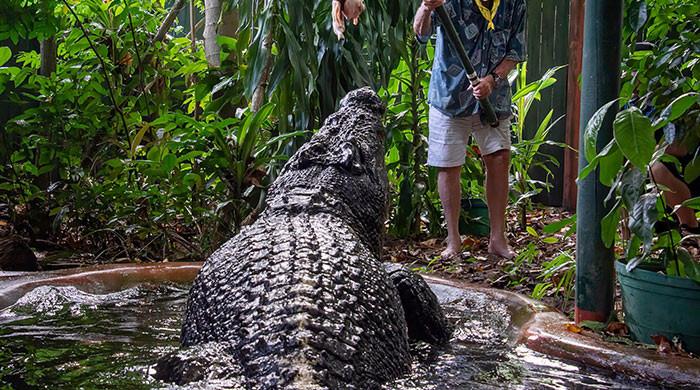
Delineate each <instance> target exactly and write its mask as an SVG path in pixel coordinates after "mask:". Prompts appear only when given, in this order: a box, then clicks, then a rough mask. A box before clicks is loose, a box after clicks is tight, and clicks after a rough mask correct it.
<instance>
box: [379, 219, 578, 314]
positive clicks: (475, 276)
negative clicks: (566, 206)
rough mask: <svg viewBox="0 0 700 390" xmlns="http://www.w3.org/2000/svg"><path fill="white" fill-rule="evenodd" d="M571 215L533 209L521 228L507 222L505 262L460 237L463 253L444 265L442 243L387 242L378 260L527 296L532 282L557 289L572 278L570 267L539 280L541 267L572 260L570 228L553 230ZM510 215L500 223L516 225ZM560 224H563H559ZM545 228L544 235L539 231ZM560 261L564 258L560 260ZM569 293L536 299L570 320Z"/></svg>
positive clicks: (483, 242)
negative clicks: (508, 248)
mask: <svg viewBox="0 0 700 390" xmlns="http://www.w3.org/2000/svg"><path fill="white" fill-rule="evenodd" d="M572 215H573V213H571V212H568V211H564V210H562V209H558V208H538V209H536V210H533V211H531V212H529V213H528V218H527V222H528V224H527V226H528V227H529V228H522V227H521V226H520V225H519V224H518V223H513V222H509V225H508V233H507V234H508V239H509V240H510V243H511V246H512V247H513V250H514V251H515V252H516V253H517V254H518V255H517V256H516V257H515V258H514V259H511V260H506V259H503V258H500V257H497V256H493V255H489V254H488V253H487V246H488V239H487V238H486V237H476V236H463V240H462V243H463V252H462V256H461V257H459V258H453V259H450V260H448V261H445V260H441V259H440V252H441V251H442V250H443V249H444V242H443V239H436V238H432V239H427V240H420V239H418V240H397V239H390V240H388V241H387V242H386V244H385V251H384V255H383V256H384V258H383V260H384V261H390V262H395V263H402V264H406V265H407V266H409V267H410V268H412V269H414V270H417V271H422V272H431V273H435V274H438V275H441V276H445V277H449V278H457V279H461V280H464V281H467V282H469V283H473V284H475V285H479V286H485V287H494V288H501V289H507V290H510V291H515V292H518V293H521V294H524V295H527V296H530V295H532V292H533V290H534V289H535V287H536V286H537V284H538V283H552V284H554V285H557V284H558V283H559V282H560V281H561V280H562V278H564V277H566V276H567V271H569V277H573V276H572V275H573V266H571V265H570V264H571V262H568V264H567V265H564V266H562V267H561V269H559V270H557V271H555V272H553V274H552V275H551V276H549V277H542V276H541V275H542V274H543V272H544V271H545V269H546V268H548V267H546V263H547V262H549V261H551V260H553V259H555V258H557V256H560V255H562V254H563V253H564V254H566V253H568V254H570V255H571V258H570V259H569V260H570V261H573V256H574V255H575V248H576V235H575V234H572V233H573V230H570V229H575V223H573V222H572V224H570V225H568V226H564V227H563V228H562V229H561V230H558V231H556V232H553V233H548V232H549V231H551V230H556V227H555V226H554V225H556V224H557V223H559V222H560V221H566V220H567V219H569V218H571V217H572ZM518 220H519V218H518V216H517V215H516V214H515V212H510V213H509V215H508V217H507V218H506V221H518ZM562 224H564V222H562ZM546 226H550V228H549V229H547V231H548V232H545V227H546ZM564 256H566V255H564ZM572 294H573V288H569V289H566V288H564V287H562V288H560V289H557V288H556V287H552V288H551V289H549V290H548V291H547V293H546V294H545V295H544V296H543V297H541V299H542V300H543V301H544V302H545V303H547V304H549V305H551V306H554V307H556V308H558V309H559V310H561V311H562V312H563V313H565V314H567V315H569V316H571V315H572V311H573V295H572Z"/></svg>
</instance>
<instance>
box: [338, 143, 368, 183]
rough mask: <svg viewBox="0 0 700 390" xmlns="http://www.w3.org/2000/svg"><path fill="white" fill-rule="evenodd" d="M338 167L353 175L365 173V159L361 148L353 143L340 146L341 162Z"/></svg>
mask: <svg viewBox="0 0 700 390" xmlns="http://www.w3.org/2000/svg"><path fill="white" fill-rule="evenodd" d="M338 165H339V166H340V167H341V168H342V169H343V170H345V171H347V172H349V173H351V174H353V175H360V174H362V173H364V169H363V167H364V157H363V155H362V151H361V150H360V148H358V147H357V146H355V144H353V143H351V142H344V143H343V144H342V145H341V146H340V161H339V163H338Z"/></svg>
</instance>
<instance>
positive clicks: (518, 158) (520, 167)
mask: <svg viewBox="0 0 700 390" xmlns="http://www.w3.org/2000/svg"><path fill="white" fill-rule="evenodd" d="M563 68H565V67H564V66H558V67H554V68H551V69H549V70H547V71H546V72H545V73H544V75H542V77H541V78H540V79H539V80H536V81H533V82H530V83H528V82H527V63H522V64H519V65H518V66H517V73H516V76H515V81H516V92H515V94H514V95H513V107H514V112H515V117H516V120H515V122H514V123H513V125H512V129H513V133H514V134H515V142H514V143H513V145H512V148H511V150H512V156H511V168H510V171H511V191H512V192H513V193H514V195H515V202H514V203H513V206H514V207H517V208H518V209H519V210H520V225H521V226H520V227H521V228H522V229H524V228H525V227H526V226H527V220H526V215H527V211H528V210H529V209H531V207H532V197H534V196H535V195H537V194H539V193H540V192H542V191H543V190H545V189H549V188H550V187H551V185H550V184H549V183H548V181H547V180H546V181H544V182H542V181H539V180H535V179H532V178H531V177H530V170H531V169H533V168H538V169H541V170H542V171H543V172H544V173H545V175H546V177H547V179H549V178H550V177H552V175H553V174H552V171H551V169H550V167H551V166H559V161H558V160H557V159H556V158H555V157H554V156H552V155H549V154H546V153H543V152H541V151H540V148H541V147H542V146H543V145H553V146H559V147H566V145H565V144H561V143H557V142H554V141H551V140H550V139H549V132H550V130H551V129H552V127H554V125H556V123H557V122H558V121H559V120H560V119H561V118H562V117H559V118H557V119H556V120H554V121H552V115H553V114H554V111H553V110H550V111H549V114H548V115H547V116H546V117H545V118H544V119H543V120H542V123H540V125H539V126H538V128H537V130H536V131H535V133H534V134H533V135H532V137H527V136H526V128H525V122H526V118H527V114H528V112H529V111H530V108H531V107H532V105H533V104H534V103H535V102H536V101H539V100H540V99H541V92H542V91H543V90H544V89H546V88H548V87H550V86H552V85H554V84H555V83H556V82H557V79H556V78H555V77H554V75H555V74H556V72H557V71H558V70H560V69H563Z"/></svg>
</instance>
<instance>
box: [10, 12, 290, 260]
mask: <svg viewBox="0 0 700 390" xmlns="http://www.w3.org/2000/svg"><path fill="white" fill-rule="evenodd" d="M61 7H63V6H60V7H59V8H61ZM74 10H75V12H76V14H77V15H78V17H79V19H80V21H81V22H82V23H89V29H88V31H89V38H90V41H92V42H93V44H94V50H93V48H92V47H91V46H90V42H88V40H87V39H86V37H85V36H84V35H83V33H82V31H81V30H80V29H79V28H77V25H76V23H77V21H76V20H75V19H70V20H69V23H68V24H66V26H65V30H62V31H61V33H60V34H59V35H58V67H57V70H56V73H55V74H52V75H51V76H50V77H44V76H41V75H39V74H38V73H37V70H38V68H39V65H40V61H39V56H38V54H37V53H35V52H28V53H19V54H18V55H17V56H16V57H15V59H16V60H17V62H18V65H19V66H18V67H12V68H1V69H0V77H3V75H4V76H5V77H6V78H7V83H8V87H9V89H8V91H9V95H8V98H9V100H10V101H11V102H12V103H13V104H16V105H19V106H20V107H22V108H23V113H22V114H21V115H20V116H18V117H16V118H14V119H13V120H11V121H10V122H8V123H7V124H6V125H5V129H6V131H5V132H3V134H2V137H3V138H4V139H3V141H4V142H3V147H4V146H5V145H7V149H6V150H8V151H9V153H0V164H2V165H0V179H1V180H0V182H1V183H2V184H1V186H0V203H9V204H11V205H15V206H22V207H23V208H27V209H28V211H26V212H18V214H17V215H15V216H14V218H15V219H16V222H20V220H27V221H28V222H29V223H30V225H32V227H33V228H34V229H35V230H36V233H37V234H39V235H46V234H48V233H50V232H52V231H53V234H52V235H53V236H54V237H56V238H57V239H58V240H60V242H61V243H63V244H64V245H68V246H70V245H88V247H87V248H85V247H82V248H81V249H82V250H90V251H92V252H93V253H95V254H96V256H97V257H98V258H99V259H107V260H109V259H112V258H115V257H119V256H121V257H127V258H131V259H162V258H171V257H173V256H174V257H179V256H193V257H195V258H197V257H199V258H201V257H203V256H205V255H206V254H207V253H208V252H209V251H210V250H211V249H213V248H215V247H216V246H218V245H219V244H220V242H221V241H222V240H224V239H226V238H228V237H230V235H231V234H232V233H233V232H236V231H237V230H238V229H239V228H240V226H241V225H242V223H243V221H244V220H245V218H246V217H247V216H248V215H249V214H250V213H251V212H252V210H254V209H255V208H256V207H257V206H258V205H259V203H260V200H261V199H262V196H263V195H264V188H265V186H266V185H267V184H268V183H269V182H270V180H271V178H272V177H273V176H271V175H274V173H275V171H276V170H277V169H279V167H280V165H281V164H282V163H283V162H284V160H285V157H284V154H283V153H282V148H283V147H284V145H286V144H287V143H288V142H289V141H290V140H291V139H293V138H294V137H297V136H300V135H302V132H290V133H286V134H283V135H279V134H278V132H277V131H276V129H275V124H276V119H275V118H274V117H273V116H272V115H271V112H272V110H273V108H274V107H273V106H272V105H268V106H266V107H264V108H263V109H261V110H260V111H259V112H258V113H255V114H253V113H248V112H247V111H245V110H244V111H243V112H242V113H240V115H239V116H236V117H229V118H226V119H223V120H222V118H221V116H220V115H219V112H220V107H221V104H220V101H217V100H216V99H214V100H212V96H211V94H210V91H212V89H213V87H214V85H213V84H214V82H215V81H216V80H217V77H218V76H217V77H212V76H211V75H210V74H209V71H208V70H207V65H206V62H205V60H204V55H203V52H202V51H201V50H197V51H196V52H191V50H190V41H189V40H188V39H186V38H174V39H169V40H166V41H165V42H163V43H155V44H152V43H151V37H152V35H153V32H154V31H155V30H156V29H157V28H158V26H159V24H160V21H161V20H162V17H163V15H164V14H165V12H166V10H165V9H164V8H163V7H162V4H161V2H159V1H153V2H152V1H147V2H141V3H138V4H136V3H132V4H131V5H130V6H129V7H126V6H125V3H124V2H121V1H112V2H103V1H101V0H88V1H82V2H80V3H79V4H77V5H75V9H74ZM66 12H67V11H66ZM132 26H133V28H132ZM3 53H4V50H3ZM98 55H99V57H101V59H102V61H100V58H98ZM147 58H150V59H149V60H148V62H147V63H141V61H145V60H146V59H147ZM102 62H104V64H105V65H106V67H107V68H106V69H104V67H103V66H102ZM193 78H196V79H198V80H200V82H199V83H197V84H193V83H191V82H190V80H192V79H193ZM110 87H111V88H113V89H114V92H115V93H114V96H115V101H116V104H117V107H119V110H118V111H121V112H122V113H123V114H124V118H125V122H126V130H127V131H126V132H125V129H124V127H123V126H122V125H121V121H120V118H119V116H120V115H118V113H117V112H115V110H114V106H113V103H112V100H111V99H110V97H109V95H110V93H109V88H110ZM228 102H235V101H234V100H229V101H228ZM217 104H218V105H217Z"/></svg>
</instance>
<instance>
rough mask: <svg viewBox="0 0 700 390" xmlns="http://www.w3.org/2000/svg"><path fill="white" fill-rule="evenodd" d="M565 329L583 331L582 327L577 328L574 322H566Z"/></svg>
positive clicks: (576, 331) (573, 331)
mask: <svg viewBox="0 0 700 390" xmlns="http://www.w3.org/2000/svg"><path fill="white" fill-rule="evenodd" d="M566 330H568V331H569V332H571V333H581V332H583V329H581V328H579V327H578V326H576V325H575V324H566Z"/></svg>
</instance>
